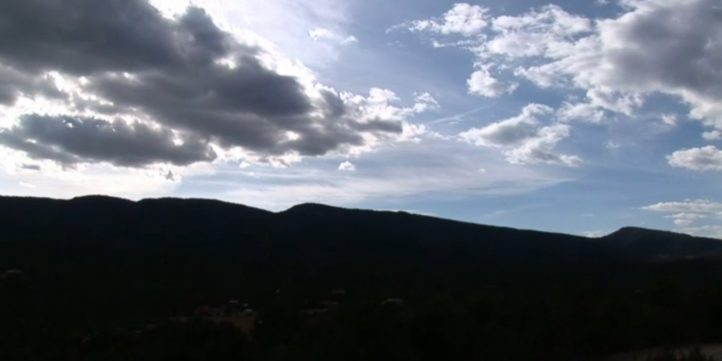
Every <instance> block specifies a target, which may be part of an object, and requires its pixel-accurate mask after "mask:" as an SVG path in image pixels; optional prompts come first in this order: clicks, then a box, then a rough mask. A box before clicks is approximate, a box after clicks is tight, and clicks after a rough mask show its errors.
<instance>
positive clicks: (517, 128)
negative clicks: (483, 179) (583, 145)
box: [459, 104, 581, 166]
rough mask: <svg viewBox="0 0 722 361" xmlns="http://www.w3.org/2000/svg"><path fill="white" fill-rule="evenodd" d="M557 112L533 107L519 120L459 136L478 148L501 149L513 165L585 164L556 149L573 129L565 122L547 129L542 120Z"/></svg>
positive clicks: (527, 107) (497, 123) (509, 119)
mask: <svg viewBox="0 0 722 361" xmlns="http://www.w3.org/2000/svg"><path fill="white" fill-rule="evenodd" d="M553 113H554V109H552V108H550V107H548V106H546V105H542V104H529V105H527V106H526V107H524V109H522V112H521V114H519V115H517V116H515V117H511V118H508V119H504V120H500V121H498V122H494V123H491V124H489V125H487V126H485V127H481V128H473V129H469V130H467V131H465V132H463V133H461V134H459V137H460V138H461V139H462V140H464V141H466V142H469V143H472V144H474V145H477V146H484V147H494V148H501V149H502V152H503V153H504V155H505V157H506V159H507V161H508V162H510V163H512V164H536V163H547V164H562V165H566V166H576V165H578V164H579V163H580V162H581V159H580V158H579V157H577V156H573V155H567V154H559V153H557V152H556V151H555V149H554V148H555V147H556V145H557V144H558V143H559V142H560V141H562V140H563V139H565V138H567V137H568V136H569V126H567V125H565V124H561V123H556V124H551V125H546V126H545V125H543V124H542V123H541V122H540V120H539V119H540V118H541V117H545V116H549V115H552V114H553Z"/></svg>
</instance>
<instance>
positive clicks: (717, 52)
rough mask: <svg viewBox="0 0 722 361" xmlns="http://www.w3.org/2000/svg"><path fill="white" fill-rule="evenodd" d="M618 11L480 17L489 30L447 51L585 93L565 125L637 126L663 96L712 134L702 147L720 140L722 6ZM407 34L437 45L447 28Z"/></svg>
mask: <svg viewBox="0 0 722 361" xmlns="http://www.w3.org/2000/svg"><path fill="white" fill-rule="evenodd" d="M455 7H456V6H455ZM455 7H454V8H455ZM452 9H453V8H452ZM621 10H622V12H621V13H620V14H619V15H618V16H615V17H611V18H598V19H591V18H587V17H584V16H580V15H575V14H571V13H569V12H567V11H565V10H564V9H562V8H561V7H559V6H557V5H547V6H543V7H540V8H537V9H532V10H529V11H527V12H524V13H521V14H518V15H500V16H495V17H494V16H489V15H486V17H485V21H486V22H487V23H488V25H487V26H484V27H477V28H476V29H475V31H473V32H466V33H465V34H461V33H459V35H463V37H462V38H461V39H462V40H460V41H457V42H454V41H451V42H449V41H447V42H446V44H451V45H452V46H458V47H460V48H463V49H466V50H468V51H469V52H471V53H472V54H473V55H474V56H475V57H476V61H475V67H476V68H479V67H482V68H483V69H485V70H486V71H488V72H495V73H502V74H504V75H506V76H509V77H516V78H524V79H527V80H529V81H531V82H532V83H533V84H535V85H537V86H538V87H541V88H548V87H556V88H559V89H562V90H564V91H568V92H570V93H577V92H581V93H583V94H584V95H585V98H584V99H582V100H579V101H575V102H574V103H569V104H567V105H565V106H564V107H563V108H562V110H561V112H560V118H562V119H563V120H572V119H574V120H586V121H592V122H599V121H603V120H605V119H607V118H609V117H607V116H605V113H607V112H611V113H619V114H623V115H626V116H634V115H635V114H636V113H637V111H638V110H639V109H640V107H642V106H643V104H644V102H645V100H646V99H647V98H648V97H649V96H650V95H653V94H665V95H671V96H675V97H678V98H679V99H681V100H682V101H683V102H685V103H686V104H688V106H689V108H690V113H689V117H690V118H692V119H696V120H698V121H701V122H702V123H703V124H704V125H705V126H707V127H710V128H712V130H711V131H710V132H708V133H706V134H707V135H706V136H705V137H706V138H707V139H714V138H716V136H715V134H716V133H713V132H714V131H720V130H722V68H720V66H719V64H720V63H722V40H721V39H722V21H721V19H722V5H721V4H719V2H718V1H717V0H684V1H682V0H664V1H651V0H629V1H624V2H623V3H622V7H621ZM411 24H413V25H415V26H413V27H411V30H413V31H425V32H427V33H429V34H431V36H436V35H437V34H438V33H442V31H441V30H440V29H442V25H443V24H444V23H442V22H440V21H438V20H437V19H431V20H421V21H417V22H412V23H411ZM447 33H450V32H447ZM475 74H477V77H478V78H479V79H481V80H484V79H488V77H484V76H482V75H485V74H483V73H482V74H478V73H475ZM497 78H498V77H497ZM502 79H504V78H502ZM488 82H489V83H491V84H493V85H496V83H494V82H493V81H488ZM506 82H510V80H508V79H507V80H506ZM480 83H482V84H483V82H480ZM482 89H483V87H482ZM490 94H499V92H490ZM668 120H671V119H668ZM670 124H671V123H670Z"/></svg>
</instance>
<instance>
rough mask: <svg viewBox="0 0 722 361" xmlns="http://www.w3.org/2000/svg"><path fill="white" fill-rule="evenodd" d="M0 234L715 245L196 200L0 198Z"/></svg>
mask: <svg viewBox="0 0 722 361" xmlns="http://www.w3.org/2000/svg"><path fill="white" fill-rule="evenodd" d="M0 237H2V239H3V240H5V241H8V240H16V241H27V242H33V241H35V242H38V241H42V242H50V241H55V242H71V243H75V244H87V243H92V244H103V243H109V242H121V243H125V244H126V245H127V246H129V247H130V246H134V247H140V246H148V247H152V246H169V245H173V246H176V247H189V248H191V249H193V248H205V249H212V248H217V249H228V248H229V247H230V248H240V249H242V250H243V251H244V252H243V255H244V257H250V256H265V257H275V256H278V257H281V256H282V257H298V258H302V257H326V258H329V257H330V258H333V257H338V258H341V259H348V258H360V257H361V258H362V257H380V258H398V259H411V258H418V259H428V260H432V259H433V260H435V261H444V260H453V261H461V260H469V261H479V260H487V261H493V262H503V261H510V262H511V261H514V262H519V261H522V262H526V261H528V262H535V261H541V262H544V261H557V260H565V261H584V260H588V259H594V258H599V257H611V256H614V257H625V258H629V257H633V258H640V259H646V260H663V259H679V258H691V257H707V256H713V255H717V254H720V253H722V242H720V241H718V240H714V239H708V238H698V237H692V236H689V235H684V234H677V233H672V232H663V231H656V230H648V229H642V228H633V227H627V228H622V229H620V230H618V231H616V232H614V233H612V234H609V235H607V236H604V237H601V238H594V239H591V238H584V237H579V236H572V235H566V234H557V233H548V232H537V231H529V230H518V229H512V228H505V227H495V226H486V225H478V224H472V223H465V222H458V221H452V220H447V219H441V218H435V217H429V216H422V215H415V214H409V213H406V212H389V211H369V210H359V209H345V208H337V207H331V206H326V205H321V204H301V205H297V206H294V207H291V208H290V209H288V210H286V211H283V212H278V213H273V212H268V211H264V210H261V209H256V208H252V207H247V206H243V205H239V204H233V203H226V202H221V201H215V200H203V199H174V198H162V199H144V200H141V201H138V202H134V201H129V200H125V199H120V198H112V197H105V196H86V197H78V198H74V199H71V200H54V199H46V198H21V197H0Z"/></svg>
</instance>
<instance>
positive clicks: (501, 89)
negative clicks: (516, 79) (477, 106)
mask: <svg viewBox="0 0 722 361" xmlns="http://www.w3.org/2000/svg"><path fill="white" fill-rule="evenodd" d="M466 84H467V86H468V87H469V93H470V94H474V95H480V96H483V97H488V98H496V97H499V96H501V95H503V94H506V93H512V92H513V91H514V90H515V89H516V87H517V84H516V83H512V84H504V83H503V82H501V81H499V80H498V79H496V78H494V77H493V76H492V75H491V73H489V70H488V68H480V69H478V70H476V71H475V72H473V73H472V74H471V76H470V77H469V79H468V80H467V81H466Z"/></svg>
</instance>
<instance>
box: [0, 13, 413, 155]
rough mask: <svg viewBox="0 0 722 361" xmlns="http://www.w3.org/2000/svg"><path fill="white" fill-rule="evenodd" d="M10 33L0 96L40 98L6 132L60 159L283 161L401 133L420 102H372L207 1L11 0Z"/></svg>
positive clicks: (4, 22)
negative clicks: (328, 83)
mask: <svg viewBox="0 0 722 361" xmlns="http://www.w3.org/2000/svg"><path fill="white" fill-rule="evenodd" d="M68 24H72V26H68ZM0 34H3V35H2V39H1V40H2V41H0V84H1V85H0V104H4V105H7V106H10V107H12V105H13V104H14V103H15V102H16V101H17V100H18V99H21V97H22V99H25V100H27V101H30V102H32V101H35V102H37V103H36V105H38V106H36V107H35V108H36V110H34V111H33V112H31V113H25V114H24V116H22V117H21V118H20V120H19V124H16V125H15V126H14V127H12V128H10V129H6V130H5V131H3V145H4V146H6V147H11V148H14V149H19V150H22V151H24V152H26V153H27V154H28V155H29V156H30V157H33V158H45V159H52V160H56V161H58V162H60V163H63V164H68V163H76V162H95V161H102V162H108V163H112V164H115V165H122V166H143V165H147V164H153V163H171V164H177V165H182V164H188V163H192V162H197V161H210V160H213V159H215V158H216V153H215V152H214V151H211V149H215V151H217V152H219V154H218V157H219V158H221V156H222V155H223V156H228V155H232V154H240V153H243V154H245V155H246V156H248V157H252V158H254V159H261V160H263V159H266V160H269V161H273V160H274V159H275V160H280V161H281V162H286V161H292V160H294V159H295V160H297V159H300V157H303V156H319V155H324V154H327V153H329V152H341V153H343V152H349V151H351V150H355V151H358V150H359V149H368V147H370V146H372V145H374V144H378V143H379V142H381V141H385V140H395V139H401V138H403V133H404V129H405V128H408V127H410V125H409V124H407V123H406V119H405V117H406V116H410V115H412V114H415V113H417V112H418V111H416V110H415V109H412V110H406V109H404V108H401V107H395V106H392V105H390V104H388V102H387V104H386V107H385V111H377V112H375V113H374V111H375V109H376V108H374V107H373V106H369V105H368V104H370V103H374V102H376V100H375V99H371V98H373V95H372V96H371V97H370V98H369V99H366V98H365V97H360V98H359V97H357V96H355V95H353V94H347V93H342V92H338V91H336V90H334V89H330V88H328V87H325V86H323V85H322V84H319V83H318V82H317V81H316V80H315V79H314V78H313V76H312V74H310V71H308V70H307V69H305V68H303V67H302V66H301V65H298V64H294V63H293V62H291V61H286V60H284V59H278V56H277V54H276V53H274V52H273V51H271V50H269V49H267V48H265V47H264V46H263V45H262V44H261V43H260V42H258V41H257V39H256V38H254V37H251V36H248V37H244V36H243V34H244V33H234V34H232V33H229V32H227V31H225V30H223V29H221V28H220V27H219V26H218V25H216V23H214V21H213V19H212V18H211V17H210V16H209V15H208V14H207V13H206V12H205V11H204V10H203V9H201V8H197V7H189V8H188V9H187V10H186V11H185V13H183V14H180V15H178V16H176V17H173V18H167V17H163V16H162V15H161V13H160V12H159V11H158V10H157V9H156V8H154V7H153V6H152V5H150V4H149V3H147V2H146V1H145V0H110V1H104V2H102V3H100V2H97V1H90V0H71V1H70V2H64V3H63V4H59V3H58V2H56V1H51V0H28V1H22V2H3V3H1V4H0ZM50 75H54V76H53V77H51V78H53V79H50V80H52V82H50V81H48V77H49V76H50ZM58 79H60V80H62V82H63V84H64V87H62V88H58V86H57V85H58ZM48 99H50V100H52V101H54V102H55V103H54V104H56V105H57V104H61V106H56V107H54V108H53V109H52V111H51V110H50V109H43V107H42V106H40V105H41V104H44V103H43V101H47V100H48ZM359 99H361V100H359ZM26 108H27V107H26ZM367 108H368V109H370V111H371V112H372V114H369V113H367V112H366V111H365V110H366V109H367ZM117 119H122V120H123V121H122V122H121V121H116V120H117ZM69 125H72V126H69ZM132 138H137V139H138V140H133V139H132ZM141 140H145V141H150V140H152V141H153V143H155V144H154V145H147V146H141V144H140V143H141ZM76 141H77V142H79V143H81V144H85V145H74V142H76ZM102 144H106V145H107V146H106V149H105V150H102V149H100V148H102V146H101V145H102ZM143 152H145V154H140V153H143ZM224 158H225V157H224Z"/></svg>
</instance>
